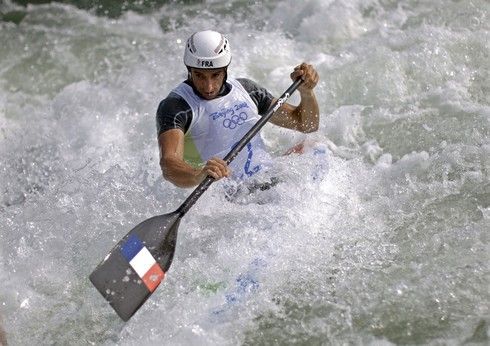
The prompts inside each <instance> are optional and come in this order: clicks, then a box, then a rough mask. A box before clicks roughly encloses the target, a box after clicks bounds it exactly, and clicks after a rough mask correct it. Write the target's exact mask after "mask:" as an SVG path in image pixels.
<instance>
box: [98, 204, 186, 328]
mask: <svg viewBox="0 0 490 346" xmlns="http://www.w3.org/2000/svg"><path fill="white" fill-rule="evenodd" d="M179 223H180V214H178V213H171V214H166V215H160V216H155V217H153V218H151V219H148V220H146V221H143V222H142V223H140V224H139V225H137V226H136V227H135V228H133V229H132V230H131V231H130V232H129V233H128V234H127V235H126V236H125V237H124V238H123V239H122V240H121V241H120V242H119V243H118V244H117V245H116V246H115V247H114V248H113V249H112V251H111V252H110V253H109V254H108V255H107V256H106V258H105V259H104V260H103V261H102V262H101V263H100V264H99V265H98V266H97V268H95V270H94V271H93V272H92V274H90V281H91V282H92V284H93V285H94V286H95V287H96V288H97V290H98V291H99V292H100V293H101V294H102V296H103V297H104V298H105V299H106V300H107V301H108V302H109V303H110V305H111V306H112V308H113V309H114V310H115V311H116V313H117V314H118V315H119V317H121V319H123V320H124V321H128V320H129V319H130V318H131V316H133V315H134V313H135V312H136V311H138V309H139V308H140V307H141V305H143V303H144V302H145V301H146V300H147V299H148V298H149V297H150V295H151V294H152V293H153V291H154V290H155V289H156V288H157V287H158V285H159V284H160V282H161V281H162V280H163V279H164V277H165V272H166V271H167V270H168V268H169V267H170V264H171V263H172V259H173V255H174V251H175V244H176V240H177V229H178V225H179Z"/></svg>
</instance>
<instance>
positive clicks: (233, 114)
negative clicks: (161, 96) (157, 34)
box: [173, 78, 270, 179]
mask: <svg viewBox="0 0 490 346" xmlns="http://www.w3.org/2000/svg"><path fill="white" fill-rule="evenodd" d="M227 83H229V84H230V85H231V91H230V92H229V93H228V94H227V95H225V96H222V97H218V98H215V99H213V100H204V99H202V98H200V97H199V96H198V95H196V94H195V93H194V91H193V89H192V87H191V86H190V85H188V84H186V83H181V84H179V85H178V86H177V87H176V88H175V89H174V90H173V92H175V93H176V94H178V95H180V96H181V97H182V98H183V99H184V100H185V101H186V102H187V103H188V104H189V106H190V107H191V109H192V113H193V114H192V122H191V125H190V127H189V130H188V131H187V133H186V134H185V142H184V159H185V160H186V161H188V162H189V163H191V164H195V165H196V164H202V163H204V162H206V161H207V160H209V159H210V158H212V157H219V158H223V157H224V156H225V155H226V154H227V153H228V152H229V151H230V150H231V148H233V146H234V145H236V144H237V143H238V141H239V140H240V139H241V138H242V137H243V135H245V133H247V131H248V130H250V129H251V128H252V126H253V125H254V124H255V123H256V122H257V120H259V119H260V116H259V115H258V109H257V106H256V105H255V103H254V102H253V100H252V99H251V98H250V96H249V94H248V92H247V91H246V90H245V89H244V88H243V86H242V85H241V84H240V82H238V81H237V80H235V79H231V78H228V79H227ZM268 162H270V156H269V154H268V153H267V152H266V151H265V144H264V141H263V140H262V137H261V136H260V134H257V135H256V136H254V137H253V138H252V140H251V141H250V142H249V143H248V144H247V146H246V147H245V148H243V149H242V151H241V152H240V153H239V154H238V156H237V157H235V159H234V160H233V161H232V162H231V163H230V168H231V170H232V173H233V176H234V177H235V178H239V179H243V178H246V177H251V176H252V175H254V174H255V173H257V172H259V171H260V170H261V169H262V167H263V166H264V165H265V164H267V163H268Z"/></svg>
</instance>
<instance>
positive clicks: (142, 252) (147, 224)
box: [90, 79, 302, 321]
mask: <svg viewBox="0 0 490 346" xmlns="http://www.w3.org/2000/svg"><path fill="white" fill-rule="evenodd" d="M301 83H302V80H301V79H298V80H296V81H295V82H294V83H293V84H291V86H290V87H289V88H288V89H287V90H286V91H285V92H284V93H283V94H282V95H281V97H280V98H279V99H277V100H276V102H275V103H274V104H273V105H272V106H271V107H270V109H269V110H268V111H267V113H266V114H265V115H263V116H262V117H261V118H260V119H259V121H257V123H256V124H255V125H254V126H253V127H252V128H251V129H250V130H249V131H248V132H247V133H246V134H245V135H244V136H243V138H242V139H241V140H240V141H239V142H238V143H237V145H236V146H235V147H233V149H232V150H231V151H230V152H229V153H228V154H227V155H226V156H225V157H224V160H225V161H226V163H228V164H229V163H230V162H231V161H233V159H234V158H235V157H236V156H237V155H238V153H239V152H240V151H241V150H242V149H243V148H244V147H245V146H246V145H247V143H248V142H249V141H250V140H251V139H252V138H253V137H254V136H255V135H256V134H257V133H258V132H259V130H260V129H261V128H262V127H263V126H264V125H265V123H266V122H267V121H268V120H269V119H270V117H271V116H272V115H273V114H274V112H275V111H277V110H278V109H279V107H281V105H282V104H283V103H284V102H286V100H287V99H288V98H289V96H290V95H291V94H292V93H293V92H294V91H295V90H296V89H297V88H298V86H299V85H300V84H301ZM213 181H214V178H212V177H211V176H207V177H206V178H205V179H204V180H203V181H202V182H201V184H199V186H197V187H196V189H195V190H194V191H193V192H192V193H191V194H190V196H189V197H187V199H186V200H185V201H184V203H182V205H181V206H180V207H179V208H178V209H177V210H176V211H174V212H173V213H169V214H164V215H158V216H154V217H152V218H150V219H148V220H145V221H143V222H142V223H140V224H139V225H137V226H136V227H134V228H133V229H132V230H131V231H129V233H128V234H126V236H124V238H123V239H121V240H120V241H119V243H117V245H116V246H114V248H113V249H112V250H111V252H109V254H108V255H107V256H106V257H105V258H104V260H103V261H102V262H101V263H100V264H99V265H98V266H97V267H96V268H95V270H94V271H93V272H92V274H90V281H91V282H92V284H93V285H94V286H95V287H96V288H97V290H98V291H99V292H100V293H101V294H102V295H103V296H104V298H105V299H106V300H107V301H108V302H109V303H110V304H111V306H112V308H113V309H114V310H115V311H116V313H117V314H118V315H119V317H121V318H122V319H123V320H124V321H128V320H129V319H130V318H131V316H133V314H134V313H135V312H136V311H138V309H139V308H140V307H141V305H143V303H144V302H145V301H146V300H147V299H148V298H149V297H150V295H151V294H152V293H153V292H154V291H155V289H156V288H157V286H158V285H159V284H160V282H161V281H162V280H163V278H164V276H165V273H166V272H167V271H168V269H169V267H170V265H171V264H172V259H173V257H174V252H175V245H176V242H177V230H178V228H179V224H180V220H181V219H182V217H183V216H184V215H185V214H186V213H187V211H189V209H190V208H191V207H192V206H193V205H194V203H196V201H197V200H198V198H199V197H200V196H201V195H202V194H203V193H204V191H206V190H207V189H208V187H209V186H210V185H211V183H212V182H213Z"/></svg>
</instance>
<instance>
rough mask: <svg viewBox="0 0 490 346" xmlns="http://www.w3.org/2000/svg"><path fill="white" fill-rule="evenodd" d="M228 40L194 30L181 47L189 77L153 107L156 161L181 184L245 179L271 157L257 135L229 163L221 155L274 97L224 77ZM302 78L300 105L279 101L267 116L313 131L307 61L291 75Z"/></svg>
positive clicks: (314, 77)
mask: <svg viewBox="0 0 490 346" xmlns="http://www.w3.org/2000/svg"><path fill="white" fill-rule="evenodd" d="M230 62H231V51H230V45H229V43H228V40H227V39H226V38H225V37H224V36H223V35H222V34H220V33H218V32H215V31H210V30H207V31H200V32H196V33H194V34H193V35H192V36H191V37H190V38H189V39H188V40H187V44H186V47H185V53H184V63H185V65H186V66H187V70H188V78H187V80H186V81H184V82H182V83H181V84H180V85H178V86H177V87H176V88H175V89H174V90H173V91H172V92H171V93H170V94H169V95H168V96H167V98H165V99H164V100H163V101H162V102H161V103H160V105H159V107H158V111H157V130H158V144H159V147H160V166H161V169H162V173H163V176H164V178H165V179H166V180H168V181H170V182H172V183H173V184H175V185H176V186H179V187H192V186H196V185H198V184H199V183H200V182H201V181H202V180H203V179H204V178H205V177H206V176H208V175H209V176H212V177H213V178H214V179H216V180H219V179H221V178H224V177H229V176H233V177H234V178H236V179H247V178H250V177H252V176H253V175H255V174H256V173H258V172H259V171H261V170H262V169H263V168H264V167H267V162H268V161H270V157H269V155H268V153H267V151H266V150H265V145H264V142H263V141H262V138H261V137H260V135H256V136H255V137H254V138H253V139H252V140H251V141H250V143H249V144H248V145H247V146H246V148H244V149H243V150H242V151H241V152H240V154H239V155H238V156H237V157H236V158H235V159H234V161H233V162H232V163H231V164H230V167H228V165H227V164H226V162H225V161H223V160H222V158H223V157H224V156H225V155H226V154H227V153H228V152H229V151H230V150H231V148H232V147H233V146H234V145H235V144H236V143H237V142H238V141H239V140H240V139H241V138H242V136H243V135H244V134H245V133H246V132H247V131H248V130H249V129H250V128H251V127H252V126H253V125H254V124H255V123H256V122H257V120H258V119H259V116H260V115H262V114H265V113H266V112H267V110H268V109H269V107H270V105H271V104H272V103H273V102H274V101H275V98H273V97H272V96H271V94H270V93H269V92H268V91H267V90H266V89H264V88H262V87H260V86H258V85H257V84H256V83H254V82H252V81H251V80H249V79H243V78H242V79H232V78H228V65H229V64H230ZM297 78H301V79H303V83H302V84H301V85H300V86H299V88H298V91H299V94H300V96H301V102H300V104H299V105H298V106H293V105H290V104H288V103H285V104H283V105H282V106H281V107H280V108H279V109H278V110H277V111H276V112H275V114H274V115H273V116H272V117H271V119H270V121H271V122H272V123H273V124H275V125H278V126H282V127H285V128H288V129H293V130H297V131H300V132H303V133H309V132H313V131H316V130H317V129H318V124H319V114H320V113H319V109H318V103H317V100H316V97H315V94H314V92H313V89H314V88H315V86H316V84H317V83H318V80H319V77H318V74H317V72H316V71H315V69H314V68H313V67H312V66H311V65H308V64H306V63H303V64H301V65H299V66H297V67H295V68H294V71H293V72H292V73H291V79H293V80H296V79H297Z"/></svg>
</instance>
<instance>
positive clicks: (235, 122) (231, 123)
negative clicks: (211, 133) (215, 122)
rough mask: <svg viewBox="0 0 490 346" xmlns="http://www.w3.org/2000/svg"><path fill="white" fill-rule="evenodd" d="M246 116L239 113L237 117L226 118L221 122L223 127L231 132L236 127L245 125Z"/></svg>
mask: <svg viewBox="0 0 490 346" xmlns="http://www.w3.org/2000/svg"><path fill="white" fill-rule="evenodd" d="M247 118H248V115H247V113H245V112H241V113H240V114H238V115H236V114H235V115H233V116H232V117H231V118H226V119H225V120H223V126H224V127H226V128H228V129H230V130H233V129H234V128H236V127H237V126H240V125H243V124H244V123H245V120H247Z"/></svg>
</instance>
